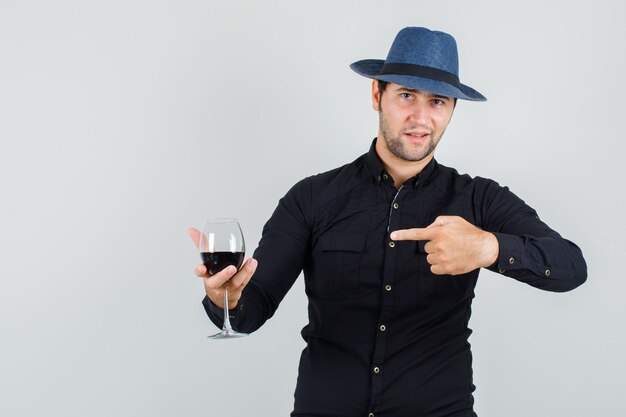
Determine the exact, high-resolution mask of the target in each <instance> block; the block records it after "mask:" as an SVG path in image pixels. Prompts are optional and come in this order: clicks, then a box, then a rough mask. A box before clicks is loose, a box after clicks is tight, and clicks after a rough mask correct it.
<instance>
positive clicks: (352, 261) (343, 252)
mask: <svg viewBox="0 0 626 417" xmlns="http://www.w3.org/2000/svg"><path fill="white" fill-rule="evenodd" d="M366 237H367V236H366V234H364V233H348V232H329V233H325V234H324V235H322V236H320V238H319V241H318V243H317V250H315V253H314V256H313V271H314V272H313V275H312V277H311V282H310V284H311V285H310V289H311V291H312V293H313V295H315V296H318V297H320V298H327V299H340V298H345V296H346V295H349V294H351V293H356V292H357V291H358V289H359V281H360V276H361V258H362V256H363V252H364V250H365V243H366Z"/></svg>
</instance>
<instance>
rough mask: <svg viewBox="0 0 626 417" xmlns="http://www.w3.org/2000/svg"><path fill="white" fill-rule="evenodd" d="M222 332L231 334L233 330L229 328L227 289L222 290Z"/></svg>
mask: <svg viewBox="0 0 626 417" xmlns="http://www.w3.org/2000/svg"><path fill="white" fill-rule="evenodd" d="M224 330H226V331H227V332H231V331H232V330H233V328H232V327H230V317H229V314H228V288H224Z"/></svg>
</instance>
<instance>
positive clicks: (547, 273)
mask: <svg viewBox="0 0 626 417" xmlns="http://www.w3.org/2000/svg"><path fill="white" fill-rule="evenodd" d="M550 274H551V272H550V270H549V269H546V276H547V277H549V276H550Z"/></svg>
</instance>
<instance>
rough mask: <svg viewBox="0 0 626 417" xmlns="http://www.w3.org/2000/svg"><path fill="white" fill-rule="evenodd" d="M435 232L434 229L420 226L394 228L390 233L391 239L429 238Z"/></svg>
mask: <svg viewBox="0 0 626 417" xmlns="http://www.w3.org/2000/svg"><path fill="white" fill-rule="evenodd" d="M436 233H437V230H436V229H428V228H420V227H416V228H413V229H402V230H396V231H395V232H393V233H391V236H390V237H391V239H392V240H431V239H432V238H433V236H434V235H435V234H436Z"/></svg>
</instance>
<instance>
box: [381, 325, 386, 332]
mask: <svg viewBox="0 0 626 417" xmlns="http://www.w3.org/2000/svg"><path fill="white" fill-rule="evenodd" d="M379 329H380V331H381V332H384V331H385V330H387V326H385V325H384V324H381V325H380V327H379Z"/></svg>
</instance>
